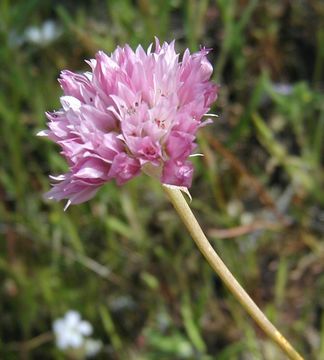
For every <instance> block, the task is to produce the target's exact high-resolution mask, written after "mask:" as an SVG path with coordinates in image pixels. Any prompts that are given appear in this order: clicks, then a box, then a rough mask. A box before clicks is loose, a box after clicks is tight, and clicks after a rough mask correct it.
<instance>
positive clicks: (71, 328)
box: [53, 310, 102, 356]
mask: <svg viewBox="0 0 324 360" xmlns="http://www.w3.org/2000/svg"><path fill="white" fill-rule="evenodd" d="M53 331H54V335H55V340H56V345H57V347H58V348H59V349H60V350H63V351H64V350H73V349H74V350H83V352H84V353H85V355H86V356H94V355H96V354H97V353H98V352H99V351H100V349H101V346H102V344H101V342H100V341H98V340H94V339H92V338H90V337H89V336H90V335H91V334H92V331H93V330H92V326H91V324H90V323H89V322H88V321H85V320H81V316H80V314H79V313H78V312H77V311H74V310H70V311H68V312H67V313H66V314H65V316H64V317H63V318H59V319H56V320H55V321H54V323H53Z"/></svg>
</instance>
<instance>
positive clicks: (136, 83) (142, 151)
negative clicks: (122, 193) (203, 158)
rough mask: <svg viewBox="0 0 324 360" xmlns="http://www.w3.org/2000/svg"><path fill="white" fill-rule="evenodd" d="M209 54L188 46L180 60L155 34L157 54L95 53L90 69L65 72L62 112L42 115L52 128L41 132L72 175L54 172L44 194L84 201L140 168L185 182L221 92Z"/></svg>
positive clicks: (176, 182)
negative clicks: (198, 136) (199, 133)
mask: <svg viewBox="0 0 324 360" xmlns="http://www.w3.org/2000/svg"><path fill="white" fill-rule="evenodd" d="M207 54H208V50H207V49H201V50H200V51H199V52H197V53H194V54H190V52H189V50H188V49H187V50H186V51H185V52H184V55H183V57H182V59H181V60H180V59H179V54H177V53H176V52H175V49H174V42H172V43H170V44H168V43H164V44H163V45H162V46H161V45H160V44H159V41H158V40H157V39H156V44H155V50H154V51H153V50H152V46H150V47H149V48H148V50H147V51H146V52H145V51H144V50H143V48H142V47H141V46H138V47H137V49H136V51H133V50H132V49H131V48H130V47H129V46H128V45H126V46H125V47H123V48H121V47H118V48H117V49H116V50H115V51H114V52H113V53H112V54H111V56H108V55H106V54H105V53H104V52H102V51H99V52H98V53H97V54H96V58H95V59H92V60H90V61H88V64H89V65H90V67H91V70H92V71H91V72H86V73H84V74H76V73H73V72H71V71H63V72H62V74H61V77H60V79H59V82H60V84H61V87H62V89H63V92H64V96H62V97H61V104H62V109H61V110H59V111H55V112H52V113H47V118H48V120H49V122H48V127H49V130H45V131H42V132H41V133H40V135H43V136H48V137H49V138H50V139H51V140H53V141H55V142H56V143H57V144H59V145H60V146H61V148H62V154H63V155H64V156H65V158H66V159H67V162H68V164H69V172H68V173H66V174H63V175H60V176H57V177H52V178H53V179H54V180H55V181H56V183H55V184H54V187H53V188H52V190H51V191H49V192H48V193H47V197H48V198H50V199H55V200H61V199H64V198H66V199H68V204H77V203H81V202H84V201H86V200H88V199H89V198H91V197H92V196H93V195H94V194H95V192H96V191H97V189H98V188H99V187H100V186H101V185H103V184H104V183H105V182H107V181H109V180H112V179H115V181H116V182H117V184H118V185H122V184H123V183H125V182H126V181H128V180H130V179H132V178H134V177H135V176H137V175H138V174H139V173H140V172H141V171H143V172H146V173H148V174H151V175H152V174H154V176H155V177H158V178H159V180H160V181H161V182H162V183H163V184H169V185H175V186H182V187H190V186H191V181H192V175H193V166H192V163H191V162H190V161H188V158H189V156H190V155H191V154H192V153H193V151H194V149H195V148H196V143H195V139H196V132H197V130H198V129H199V127H201V126H202V125H203V124H205V123H207V122H208V121H205V122H202V117H203V116H204V115H205V114H206V112H207V111H208V110H209V109H210V106H211V104H212V103H213V102H214V101H215V100H216V97H217V90H218V87H217V85H215V84H213V83H212V82H211V81H210V77H211V74H212V71H213V69H212V66H211V64H210V63H209V61H208V60H207V58H206V55H207Z"/></svg>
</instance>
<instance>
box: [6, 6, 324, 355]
mask: <svg viewBox="0 0 324 360" xmlns="http://www.w3.org/2000/svg"><path fill="white" fill-rule="evenodd" d="M49 20H50V21H52V22H51V23H50V24H51V25H48V24H49V23H48V21H49ZM45 24H47V25H45ZM154 36H158V37H159V38H160V39H161V40H167V41H170V40H172V39H176V40H177V48H178V51H179V52H182V51H183V50H184V49H185V48H186V47H189V48H190V49H191V50H197V49H199V46H200V45H204V46H206V47H211V48H213V51H212V53H211V54H210V60H211V61H212V63H213V65H214V68H215V72H214V79H215V81H216V82H218V83H220V84H221V90H220V97H219V100H218V101H217V103H216V105H215V108H214V109H213V112H214V113H217V114H218V115H219V117H218V118H217V119H216V120H215V121H214V124H213V125H211V126H209V127H207V128H205V129H204V130H203V131H202V132H201V133H200V138H199V145H200V150H201V152H202V153H204V155H205V156H204V158H199V159H196V160H195V162H196V172H195V179H194V182H193V186H192V189H191V193H192V196H193V201H192V204H191V205H192V208H193V210H194V212H195V213H196V214H197V216H198V218H199V221H200V223H201V225H202V226H203V228H204V229H205V231H206V233H207V234H208V236H209V238H210V240H211V242H212V244H213V245H214V246H215V248H216V249H217V250H218V252H219V253H220V254H221V257H222V258H223V260H224V261H225V263H226V264H227V265H228V266H229V267H230V269H231V270H232V271H233V273H234V274H235V275H236V276H237V277H238V279H239V280H240V282H241V284H242V285H243V286H244V287H245V288H246V290H247V291H248V292H249V293H250V295H251V296H252V298H253V299H254V300H255V301H256V302H257V304H258V305H259V306H260V307H261V308H262V309H263V310H264V311H265V312H266V314H267V315H268V316H269V317H270V319H271V320H272V321H273V322H274V323H275V324H276V325H277V326H278V328H280V329H281V330H282V332H283V333H284V334H285V335H286V336H287V337H288V338H289V339H290V340H291V342H292V343H293V344H294V345H295V346H296V347H297V349H298V350H299V351H300V352H301V353H303V354H304V355H305V357H306V358H307V359H314V360H315V359H316V360H320V359H324V297H323V294H324V275H323V268H324V243H323V233H324V209H323V205H324V193H323V168H322V166H323V138H324V95H323V87H324V82H323V80H324V3H323V1H321V0H308V1H307V0H299V1H295V0H291V1H289V0H284V1H283V0H274V1H266V0H260V1H258V0H237V1H235V0H215V1H211V0H210V1H208V0H200V1H198V0H188V1H184V0H168V1H165V0H157V1H153V0H138V1H131V0H110V1H109V0H107V1H99V0H87V1H86V0H84V1H81V0H80V1H62V0H58V1H54V0H53V1H50V0H45V1H44V0H16V1H10V0H2V1H1V2H0V64H1V68H0V139H1V141H0V164H1V167H0V358H1V359H3V360H7V359H10V360H11V359H66V358H69V357H68V356H67V355H66V354H64V353H62V352H60V351H59V350H58V349H57V348H56V347H55V342H54V340H53V335H52V322H53V321H54V320H55V319H56V318H58V317H61V316H63V315H64V313H65V312H66V311H67V310H69V309H76V310H78V311H79V312H80V313H81V315H82V317H83V318H85V319H87V320H89V321H90V322H91V323H92V325H93V327H94V337H96V338H99V339H101V341H102V342H103V344H104V347H103V350H102V351H101V353H100V354H98V355H97V357H96V358H98V359H204V360H205V359H218V360H221V359H224V360H231V359H269V360H273V359H282V355H281V352H280V351H279V350H277V348H276V347H275V346H274V345H273V344H272V343H270V342H269V340H268V339H267V338H266V337H265V336H264V335H263V334H262V332H261V331H260V330H259V329H258V328H257V327H256V326H255V324H254V323H253V322H252V321H251V320H250V319H249V318H248V316H247V315H246V313H245V312H244V311H243V310H242V309H241V307H240V305H239V304H238V303H237V301H236V300H234V299H233V297H232V296H231V295H230V294H229V293H228V291H227V290H226V289H225V288H224V287H223V285H222V283H221V282H220V281H219V279H218V278H217V277H216V276H215V275H214V274H213V272H212V271H211V269H210V268H209V266H208V265H207V264H206V263H205V261H204V259H203V258H202V256H201V255H200V253H199V252H198V251H197V249H196V247H195V245H194V243H193V242H192V240H191V239H190V237H189V236H188V234H187V232H186V231H185V230H184V228H183V226H182V224H181V223H180V220H179V219H178V217H177V215H176V214H175V212H174V210H173V209H172V207H171V205H170V204H169V203H168V201H167V199H166V198H165V196H164V194H163V192H162V191H161V187H160V185H159V184H158V183H157V182H155V181H154V180H152V179H149V178H148V177H145V176H141V177H139V178H137V179H135V180H134V181H132V182H130V183H128V184H127V185H125V186H123V187H122V188H118V187H117V186H116V185H115V184H114V183H109V184H107V185H106V186H105V187H104V188H103V189H102V190H101V191H100V193H99V194H98V195H97V196H96V197H95V198H94V199H93V200H91V201H89V202H88V203H86V204H82V205H79V206H71V207H70V208H69V209H68V211H66V212H64V211H63V207H64V204H63V203H50V202H46V201H44V199H43V198H42V194H43V193H44V192H45V191H47V190H48V189H49V186H50V185H49V179H48V175H49V174H54V173H60V172H63V171H65V169H66V164H65V163H64V161H63V159H62V158H61V157H60V156H59V152H58V148H57V147H56V146H55V145H54V144H52V143H50V142H48V141H46V140H44V139H43V138H37V137H36V136H35V134H36V133H37V131H39V130H41V129H43V128H45V121H46V120H45V116H44V112H45V111H46V110H52V109H57V108H59V96H60V94H61V89H60V87H59V84H58V83H57V81H56V79H57V77H58V76H59V72H60V70H62V69H70V70H74V71H84V70H87V68H88V67H87V65H86V64H85V62H84V59H89V58H92V57H93V56H94V54H95V52H96V51H97V50H99V49H103V50H105V51H107V52H111V51H112V50H113V49H114V48H115V47H116V45H118V44H120V45H122V44H125V43H129V44H131V46H133V47H136V46H137V45H138V44H139V43H141V44H142V45H143V46H145V47H146V46H147V45H148V44H149V43H151V42H152V41H153V40H154ZM70 358H72V359H73V356H72V357H70Z"/></svg>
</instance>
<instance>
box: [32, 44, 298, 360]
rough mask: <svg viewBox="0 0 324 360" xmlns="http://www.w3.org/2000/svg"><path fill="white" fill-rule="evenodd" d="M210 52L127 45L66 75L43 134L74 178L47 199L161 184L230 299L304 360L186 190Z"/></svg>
mask: <svg viewBox="0 0 324 360" xmlns="http://www.w3.org/2000/svg"><path fill="white" fill-rule="evenodd" d="M207 54H208V50H206V49H201V50H200V51H199V52H197V53H194V54H190V52H189V50H186V51H185V52H184V55H183V57H182V59H181V60H180V59H179V54H177V53H176V52H175V50H174V42H172V43H170V44H168V43H164V44H163V45H162V46H160V44H159V41H158V40H157V39H156V43H155V50H154V51H152V46H150V47H149V48H148V50H147V51H146V52H145V51H144V50H143V48H142V47H141V46H139V47H137V49H136V51H135V52H134V51H133V50H132V49H131V48H130V47H129V46H128V45H126V46H125V47H123V48H120V47H118V48H117V49H116V50H115V51H114V52H113V53H112V54H111V56H108V55H106V54H105V53H104V52H102V51H100V52H98V53H97V55H96V59H93V60H90V61H88V64H89V65H90V67H91V70H92V71H91V72H86V73H84V74H76V73H72V72H70V71H63V72H62V74H61V78H60V80H59V81H60V84H61V87H62V89H63V92H64V96H62V97H61V104H62V109H61V110H59V111H56V112H53V113H47V117H48V119H49V123H48V127H49V130H45V131H42V132H41V133H40V134H39V135H43V136H48V137H49V138H50V139H52V140H53V141H55V142H56V143H57V144H59V145H60V146H61V147H62V154H63V155H64V156H65V157H66V160H67V162H68V165H69V172H68V173H66V174H63V175H60V176H58V177H53V179H54V180H56V181H57V183H56V184H55V185H54V187H53V188H52V190H50V191H49V192H48V193H47V197H48V198H49V199H55V200H61V199H68V202H67V205H66V207H67V206H69V205H70V204H77V203H81V202H84V201H86V200H88V199H90V198H91V197H92V196H93V195H94V194H95V193H96V191H97V190H98V188H99V187H100V186H102V185H103V184H105V183H106V182H107V181H110V180H112V179H115V180H116V183H117V184H118V185H122V184H124V183H125V182H126V181H128V180H130V179H132V178H134V177H135V176H137V175H138V174H139V173H140V172H141V171H143V172H145V173H147V174H149V175H151V176H154V177H156V178H158V179H159V181H160V182H161V183H162V184H163V185H164V186H163V189H164V191H165V192H166V194H167V195H168V197H169V199H170V201H171V202H172V204H173V206H174V207H175V209H176V211H177V212H178V214H179V216H180V217H181V219H182V221H183V223H184V224H185V226H186V228H187V229H188V230H189V232H190V234H191V236H192V238H193V239H194V241H195V242H196V244H197V246H198V248H199V249H200V251H201V253H202V254H203V255H204V256H205V258H206V259H207V261H208V263H209V264H210V265H211V267H212V268H213V270H214V271H215V272H216V273H217V274H218V275H219V276H220V278H221V279H222V280H223V282H224V283H225V285H226V286H227V287H228V289H229V290H230V291H231V293H232V294H233V295H234V296H235V297H236V299H237V300H238V301H239V302H240V303H241V305H242V306H243V307H244V308H245V309H246V311H247V312H248V313H249V314H250V315H251V316H252V318H253V319H254V320H255V321H256V322H257V323H258V325H259V326H260V327H261V328H262V329H263V330H264V331H265V333H266V334H267V335H268V336H269V337H270V338H271V339H272V340H273V341H274V342H275V343H277V344H278V346H280V347H281V348H282V349H283V351H284V352H285V353H286V354H287V356H288V357H289V358H290V359H294V360H303V358H302V357H301V356H300V355H299V354H298V352H297V351H296V350H295V349H294V348H293V347H292V346H291V345H290V343H289V342H288V341H287V340H286V339H285V338H284V337H283V336H282V335H281V333H280V332H279V331H278V330H277V329H276V327H275V326H274V325H273V324H272V323H271V322H270V321H269V319H268V318H267V317H266V316H265V315H264V313H263V312H262V311H261V310H260V309H259V308H258V306H257V305H256V304H255V303H254V302H253V300H252V299H251V298H250V296H249V295H248V294H247V293H246V291H245V290H244V289H243V288H242V286H241V285H240V284H239V283H238V281H237V280H236V279H235V277H234V276H233V275H232V273H231V272H230V271H229V269H228V268H227V267H226V265H225V264H224V263H223V261H222V260H221V258H220V257H219V256H218V254H217V253H216V252H215V250H214V249H213V247H212V245H211V244H210V243H209V241H208V239H207V238H206V236H205V235H204V233H203V231H202V229H201V228H200V226H199V224H198V222H197V220H196V218H195V216H194V215H193V213H192V211H191V209H190V207H189V205H188V204H187V202H186V200H185V199H184V197H183V195H182V193H181V191H180V189H182V190H183V189H184V188H188V187H190V185H191V181H192V175H193V166H192V164H191V162H190V161H189V160H188V159H189V157H190V156H191V155H192V154H193V151H194V150H195V148H196V143H195V140H196V133H197V130H198V129H199V128H200V127H201V126H203V125H204V124H206V123H207V122H208V120H207V121H205V122H202V118H203V116H204V115H205V114H206V113H207V111H208V110H209V108H210V106H211V105H212V103H213V102H214V101H215V100H216V97H217V91H218V87H217V85H215V84H213V83H212V82H211V81H210V77H211V74H212V70H213V69H212V66H211V64H210V63H209V61H208V60H207V58H206V55H207ZM166 185H173V187H170V186H166ZM174 186H175V187H174ZM177 187H179V188H180V189H179V188H177Z"/></svg>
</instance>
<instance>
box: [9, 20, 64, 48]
mask: <svg viewBox="0 0 324 360" xmlns="http://www.w3.org/2000/svg"><path fill="white" fill-rule="evenodd" d="M62 33H63V31H62V28H61V27H60V26H59V25H58V24H57V23H56V22H55V21H54V20H45V21H44V22H43V24H42V25H40V26H29V27H27V28H26V30H25V31H24V33H23V34H21V35H19V34H17V32H16V31H14V30H13V31H11V32H10V33H9V35H8V41H9V45H10V46H11V47H19V46H21V45H23V44H24V43H32V44H35V45H39V46H44V45H48V44H50V43H51V42H53V41H55V40H56V39H58V38H59V37H60V36H61V35H62Z"/></svg>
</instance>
